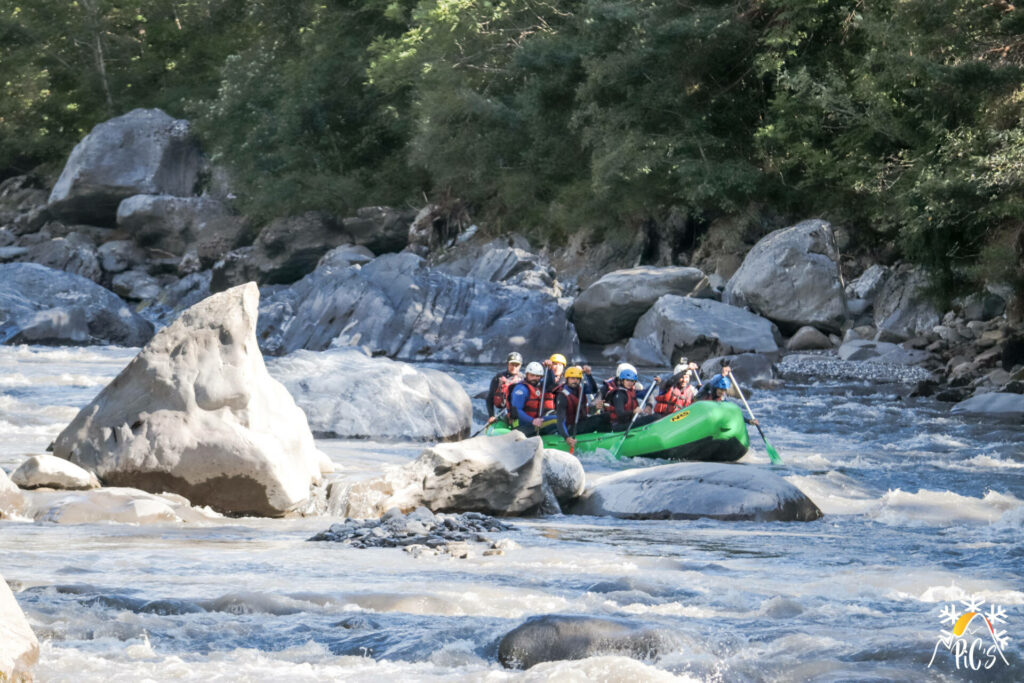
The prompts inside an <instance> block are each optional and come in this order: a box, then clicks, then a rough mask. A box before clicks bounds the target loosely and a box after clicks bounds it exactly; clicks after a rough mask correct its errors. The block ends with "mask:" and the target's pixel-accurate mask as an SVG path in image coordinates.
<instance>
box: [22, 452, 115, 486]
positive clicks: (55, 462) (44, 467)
mask: <svg viewBox="0 0 1024 683" xmlns="http://www.w3.org/2000/svg"><path fill="white" fill-rule="evenodd" d="M11 481H13V482H14V483H15V484H17V485H18V486H20V487H21V488H23V489H38V488H43V487H45V488H51V489H67V490H81V489H95V488H99V486H100V482H99V480H98V479H96V475H95V474H93V473H92V472H87V471H86V470H84V469H82V468H81V467H79V466H78V465H76V464H74V463H72V462H68V461H67V460H64V459H63V458H58V457H56V456H53V455H33V456H31V457H30V458H28V459H27V460H25V462H23V463H21V465H20V466H18V469H16V470H14V472H12V473H11Z"/></svg>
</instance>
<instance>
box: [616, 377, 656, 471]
mask: <svg viewBox="0 0 1024 683" xmlns="http://www.w3.org/2000/svg"><path fill="white" fill-rule="evenodd" d="M656 386H658V383H657V382H653V381H652V382H651V388H650V389H648V390H647V393H646V394H644V400H643V401H641V402H640V407H639V408H637V411H636V412H635V413H633V419H632V420H630V421H629V425H627V426H626V431H625V432H623V433H622V438H621V439H620V440H619V443H618V444H617V445H616V446H615V452H614V453H612V456H614V457H618V455H619V449H621V448H622V444H623V443H625V442H626V437H627V436H628V435H629V430H630V429H632V428H633V423H634V422H636V418H637V417H639V416H640V413H642V412H644V406H645V405H647V399H648V398H650V397H651V394H652V393H654V387H656Z"/></svg>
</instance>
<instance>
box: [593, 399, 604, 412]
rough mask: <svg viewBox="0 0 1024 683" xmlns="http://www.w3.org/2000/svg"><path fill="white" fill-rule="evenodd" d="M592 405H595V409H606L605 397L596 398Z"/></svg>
mask: <svg viewBox="0 0 1024 683" xmlns="http://www.w3.org/2000/svg"><path fill="white" fill-rule="evenodd" d="M591 405H593V406H594V410H596V411H598V412H600V411H602V410H604V399H603V398H595V399H594V402H593V403H592V404H591Z"/></svg>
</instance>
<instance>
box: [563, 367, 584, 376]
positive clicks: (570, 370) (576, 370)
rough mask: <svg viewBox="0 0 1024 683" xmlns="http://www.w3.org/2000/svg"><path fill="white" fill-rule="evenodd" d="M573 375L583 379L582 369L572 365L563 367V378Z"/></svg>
mask: <svg viewBox="0 0 1024 683" xmlns="http://www.w3.org/2000/svg"><path fill="white" fill-rule="evenodd" d="M573 377H575V378H576V379H583V369H582V368H581V367H580V366H578V365H574V366H572V367H571V368H566V369H565V378H566V379H572V378H573Z"/></svg>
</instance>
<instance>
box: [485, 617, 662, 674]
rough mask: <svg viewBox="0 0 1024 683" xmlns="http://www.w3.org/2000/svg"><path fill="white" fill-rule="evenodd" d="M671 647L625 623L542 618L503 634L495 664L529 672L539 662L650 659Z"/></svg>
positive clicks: (659, 634) (658, 635) (656, 635)
mask: <svg viewBox="0 0 1024 683" xmlns="http://www.w3.org/2000/svg"><path fill="white" fill-rule="evenodd" d="M674 644H675V639H673V638H670V637H668V635H667V634H666V633H664V632H661V631H657V630H655V629H653V628H651V627H648V626H644V625H642V624H637V623H634V622H631V621H627V620H625V619H610V618H606V617H587V616H576V615H564V616H563V615H556V614H546V615H543V616H538V617H533V618H531V619H529V620H527V622H526V623H524V624H522V625H520V626H517V627H516V628H514V629H513V630H511V631H509V632H508V633H506V634H505V636H504V637H502V639H501V642H499V643H498V661H500V662H501V663H502V664H503V665H504V666H506V667H508V668H514V669H529V668H530V667H532V666H534V665H535V664H540V663H541V662H554V661H562V660H573V659H585V658H587V657H594V656H597V655H608V654H615V655H624V656H627V657H634V658H636V659H651V658H654V657H655V656H657V655H658V654H659V653H660V652H661V651H662V650H665V649H670V648H671V646H672V645H674Z"/></svg>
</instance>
